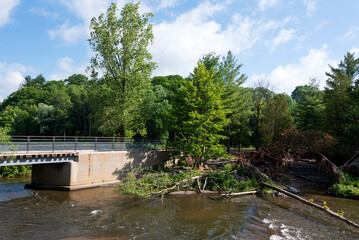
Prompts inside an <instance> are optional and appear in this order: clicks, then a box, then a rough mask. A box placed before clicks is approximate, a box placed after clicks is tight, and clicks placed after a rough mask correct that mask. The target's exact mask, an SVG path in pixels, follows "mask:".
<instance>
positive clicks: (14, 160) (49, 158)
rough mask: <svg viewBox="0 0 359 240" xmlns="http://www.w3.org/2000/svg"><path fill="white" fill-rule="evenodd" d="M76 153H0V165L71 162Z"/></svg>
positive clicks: (74, 158) (74, 159)
mask: <svg viewBox="0 0 359 240" xmlns="http://www.w3.org/2000/svg"><path fill="white" fill-rule="evenodd" d="M78 155H79V153H78V152H56V153H52V152H37V153H35V152H33V153H18V152H15V153H13V154H0V166H14V165H30V164H48V163H65V162H73V161H76V160H77V158H78Z"/></svg>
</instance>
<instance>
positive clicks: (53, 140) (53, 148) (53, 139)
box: [52, 137, 55, 152]
mask: <svg viewBox="0 0 359 240" xmlns="http://www.w3.org/2000/svg"><path fill="white" fill-rule="evenodd" d="M52 152H55V137H52Z"/></svg>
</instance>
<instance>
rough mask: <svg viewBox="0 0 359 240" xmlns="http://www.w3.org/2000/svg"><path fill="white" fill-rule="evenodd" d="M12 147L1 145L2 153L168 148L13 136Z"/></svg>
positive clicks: (136, 142) (92, 139) (82, 138)
mask: <svg viewBox="0 0 359 240" xmlns="http://www.w3.org/2000/svg"><path fill="white" fill-rule="evenodd" d="M10 141H11V143H12V145H13V146H11V145H3V144H1V145H0V152H11V151H16V152H34V151H36V152H43V151H44V152H60V151H70V152H72V151H74V152H77V151H82V150H88V151H95V152H96V151H127V150H130V149H140V150H149V149H153V150H157V149H163V148H166V144H163V143H161V142H160V141H149V140H145V139H130V138H120V137H86V136H11V139H10Z"/></svg>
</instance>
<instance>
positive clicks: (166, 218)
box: [0, 180, 359, 240]
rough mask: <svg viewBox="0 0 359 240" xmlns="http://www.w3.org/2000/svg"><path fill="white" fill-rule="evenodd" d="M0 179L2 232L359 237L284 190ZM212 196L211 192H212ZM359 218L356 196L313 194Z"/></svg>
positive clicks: (26, 235)
mask: <svg viewBox="0 0 359 240" xmlns="http://www.w3.org/2000/svg"><path fill="white" fill-rule="evenodd" d="M23 186H24V183H23V181H22V180H20V181H19V180H12V181H6V182H4V181H2V182H0V233H1V234H0V239H341V240H342V239H343V240H344V239H359V232H358V231H357V230H356V229H354V228H352V227H350V226H348V225H346V224H345V223H342V222H339V221H338V220H336V219H334V218H331V217H328V216H327V215H326V214H324V213H321V212H320V211H319V210H316V209H313V208H310V207H308V206H306V205H304V204H302V203H299V202H296V201H295V200H291V199H287V198H278V197H271V196H264V197H256V196H247V197H241V198H232V199H229V200H227V199H222V198H214V199H213V198H210V197H209V196H208V195H187V196H169V197H165V198H164V199H163V200H161V199H156V200H148V199H147V200H146V199H145V200H144V199H138V198H133V197H130V196H125V195H118V194H117V193H115V192H114V191H113V189H112V188H97V189H88V190H80V191H74V192H60V191H33V190H25V189H24V188H23ZM214 197H215V196H214ZM305 197H306V198H314V199H315V200H316V201H323V200H324V201H327V204H328V206H329V207H330V208H331V209H333V210H334V211H340V210H344V212H345V216H346V217H348V218H350V219H352V220H354V221H356V222H359V205H358V201H355V200H348V199H340V198H333V197H329V196H325V195H315V194H314V193H311V192H307V193H306V194H305Z"/></svg>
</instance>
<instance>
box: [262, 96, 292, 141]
mask: <svg viewBox="0 0 359 240" xmlns="http://www.w3.org/2000/svg"><path fill="white" fill-rule="evenodd" d="M292 125H293V120H292V116H291V114H290V111H289V109H288V101H287V97H286V96H285V95H284V94H277V95H275V96H274V97H273V98H271V99H270V100H269V101H268V104H267V105H266V106H265V107H264V109H263V117H262V119H261V122H260V128H259V130H260V133H261V140H262V143H263V145H264V146H266V147H271V146H273V144H274V143H275V142H276V141H277V140H278V138H279V136H280V134H281V133H282V132H283V131H285V130H287V129H289V128H290V127H291V126H292Z"/></svg>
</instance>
